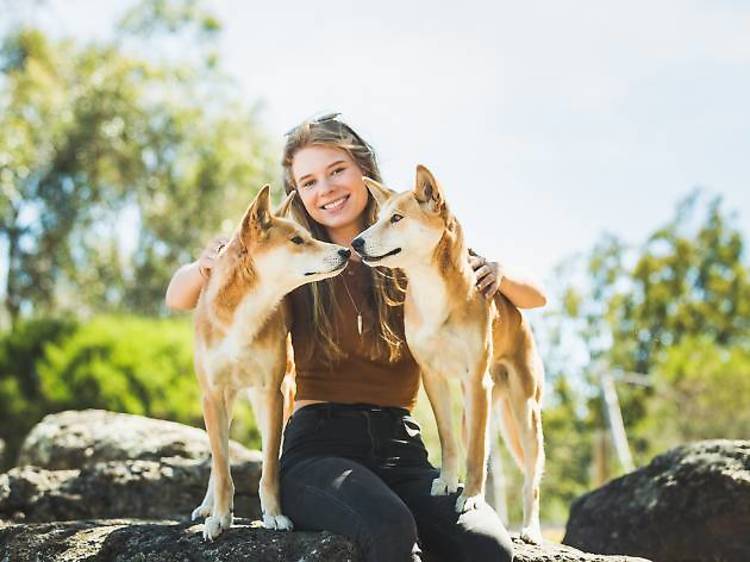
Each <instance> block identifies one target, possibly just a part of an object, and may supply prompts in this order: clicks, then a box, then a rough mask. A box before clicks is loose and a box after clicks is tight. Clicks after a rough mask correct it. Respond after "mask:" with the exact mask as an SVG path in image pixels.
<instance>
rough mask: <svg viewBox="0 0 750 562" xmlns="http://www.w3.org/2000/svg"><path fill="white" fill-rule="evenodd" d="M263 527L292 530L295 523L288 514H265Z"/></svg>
mask: <svg viewBox="0 0 750 562" xmlns="http://www.w3.org/2000/svg"><path fill="white" fill-rule="evenodd" d="M263 528H264V529H273V530H275V531H291V530H292V529H294V525H293V524H292V520H291V519H289V518H288V517H287V516H286V515H281V514H279V515H268V514H263Z"/></svg>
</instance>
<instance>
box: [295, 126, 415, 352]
mask: <svg viewBox="0 0 750 562" xmlns="http://www.w3.org/2000/svg"><path fill="white" fill-rule="evenodd" d="M337 117H338V115H337V114H334V115H329V116H327V117H323V118H320V119H317V120H307V121H304V122H302V124H300V125H299V126H298V127H296V128H295V129H293V130H292V131H290V132H289V133H287V140H286V145H285V146H284V153H283V157H282V162H281V165H282V168H283V184H284V191H285V192H286V193H287V194H289V193H291V192H292V191H293V190H294V189H295V188H296V187H295V184H294V177H293V175H292V161H293V159H294V155H295V154H296V153H297V151H299V150H301V149H302V148H304V147H306V146H311V145H318V146H328V147H333V148H338V149H340V150H343V151H345V152H346V153H347V154H348V155H349V156H350V157H351V159H352V160H354V162H356V164H357V165H358V166H359V168H360V169H361V170H362V173H363V175H365V176H368V177H370V178H372V179H374V180H377V181H382V179H381V175H380V170H379V169H378V165H377V161H376V159H375V152H374V151H373V149H372V147H371V146H370V145H369V144H368V143H366V142H365V141H364V140H363V139H362V137H360V136H359V135H358V134H357V133H356V132H355V131H354V130H353V129H352V128H351V127H349V125H347V124H346V123H344V122H342V121H340V120H339V119H337ZM292 212H293V214H294V217H295V219H296V220H297V221H298V222H299V223H300V224H301V225H303V226H305V227H306V228H307V229H308V230H309V231H310V232H311V233H312V235H313V236H314V237H315V238H317V239H318V240H323V241H326V242H330V241H331V240H330V239H329V237H328V232H327V231H326V229H325V227H323V226H322V225H321V224H319V223H318V222H316V221H315V220H314V219H313V218H312V217H310V215H309V214H308V213H307V210H306V209H305V207H304V205H303V203H302V201H301V197H295V199H294V202H293V203H292ZM363 213H364V224H365V228H366V227H368V226H370V225H371V224H374V223H375V221H376V219H377V207H376V203H375V200H374V199H373V197H372V195H371V194H369V193H368V200H367V206H366V207H365V209H364V211H363ZM369 274H370V276H371V280H372V284H371V286H372V295H371V296H372V304H373V307H374V310H375V315H376V317H377V322H376V326H375V335H376V338H375V345H374V346H373V347H374V348H373V349H371V350H370V351H371V353H370V358H371V359H380V360H386V361H387V362H389V363H394V362H396V361H398V360H399V359H401V358H402V356H403V353H404V347H405V342H404V334H403V311H402V308H401V307H402V306H403V302H404V295H405V289H406V278H405V277H404V275H403V274H402V273H401V272H399V271H397V270H391V269H386V268H372V269H370V270H369ZM333 284H334V279H325V280H323V281H319V282H316V283H310V284H308V285H304V286H303V287H301V288H300V289H298V290H297V291H296V292H295V293H296V294H297V295H298V296H300V301H301V306H302V308H303V310H304V312H305V313H306V314H307V316H308V318H309V319H310V320H311V322H312V326H313V330H312V338H313V343H314V345H313V346H311V347H310V351H312V349H313V348H314V349H315V352H316V353H318V352H320V353H321V356H322V358H323V359H324V360H326V361H327V362H329V363H330V362H333V361H334V360H335V359H337V358H340V357H341V356H342V355H343V352H342V351H341V348H340V347H339V345H338V344H337V342H336V338H335V336H334V334H335V330H334V323H333V317H334V315H333V311H334V310H335V307H336V306H337V303H336V297H335V293H334V290H333V287H334V285H333ZM295 321H296V319H295Z"/></svg>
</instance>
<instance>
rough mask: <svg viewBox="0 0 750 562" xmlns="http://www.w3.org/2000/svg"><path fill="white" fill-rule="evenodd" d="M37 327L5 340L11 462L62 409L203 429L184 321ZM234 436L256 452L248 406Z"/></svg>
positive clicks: (238, 416) (1, 398)
mask: <svg viewBox="0 0 750 562" xmlns="http://www.w3.org/2000/svg"><path fill="white" fill-rule="evenodd" d="M36 322H37V324H34V325H33V329H32V327H30V326H27V325H23V326H21V327H19V329H17V330H14V331H13V332H11V333H10V334H9V335H7V336H6V337H5V338H4V339H3V340H2V341H0V350H3V351H5V355H3V356H0V406H2V408H1V409H0V412H1V413H0V416H1V417H0V419H1V420H2V421H3V422H5V423H3V425H2V429H1V430H0V437H2V438H3V439H5V440H6V441H7V442H8V455H7V458H10V459H14V458H15V457H16V454H17V451H18V448H19V446H20V444H21V442H22V440H23V438H24V437H25V435H26V434H27V432H28V431H29V429H31V427H32V426H33V425H34V424H35V423H37V422H38V421H39V420H40V419H41V418H42V417H43V416H44V415H46V414H48V413H51V412H59V411H62V410H69V409H76V410H79V409H85V408H102V409H106V410H111V411H115V412H125V413H131V414H138V415H143V416H148V417H153V418H159V419H166V420H172V421H177V422H180V423H185V424H189V425H194V426H197V427H203V417H202V413H201V402H200V388H199V386H198V382H197V380H196V378H195V374H194V371H193V360H192V326H191V323H190V322H189V321H188V320H187V319H186V318H177V319H152V318H143V317H134V316H101V317H97V318H94V319H93V320H90V321H87V322H85V323H81V324H79V325H75V324H72V323H64V322H63V323H60V322H59V321H56V320H39V321H36ZM19 350H21V351H22V353H20V352H18V351H19ZM232 429H233V431H232V436H233V437H234V438H235V439H237V440H238V441H240V442H242V443H244V444H246V445H248V446H251V447H252V446H255V447H257V446H259V444H260V438H259V434H258V431H257V429H256V427H255V424H254V422H253V419H252V414H251V413H250V409H249V407H248V406H247V404H246V403H243V404H238V405H237V406H236V407H235V417H234V423H233V428H232ZM6 462H7V461H6Z"/></svg>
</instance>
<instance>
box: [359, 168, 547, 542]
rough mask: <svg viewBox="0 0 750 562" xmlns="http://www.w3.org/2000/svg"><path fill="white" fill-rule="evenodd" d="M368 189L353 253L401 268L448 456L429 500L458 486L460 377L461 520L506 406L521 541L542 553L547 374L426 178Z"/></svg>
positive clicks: (521, 323)
mask: <svg viewBox="0 0 750 562" xmlns="http://www.w3.org/2000/svg"><path fill="white" fill-rule="evenodd" d="M365 183H366V185H367V187H368V189H369V190H370V193H371V194H372V195H373V197H374V198H375V200H376V201H377V203H378V206H379V215H378V221H377V222H376V223H375V224H373V225H372V226H371V227H369V228H368V229H367V230H365V231H364V232H362V233H360V234H359V236H358V237H357V238H356V239H355V240H354V241H353V242H352V247H353V248H354V250H355V251H356V252H358V253H359V254H360V255H361V256H362V261H363V262H364V263H366V264H368V265H370V266H372V267H375V266H384V267H391V268H400V269H401V270H402V271H403V272H404V274H405V275H406V277H407V279H408V284H407V289H406V300H405V302H404V327H405V333H406V340H407V343H408V345H409V349H410V350H411V352H412V354H413V355H414V358H415V359H416V360H417V363H418V364H419V366H420V368H421V370H422V377H423V378H422V380H423V382H424V387H425V390H426V392H427V396H428V397H429V400H430V403H431V405H432V409H433V411H434V414H435V420H436V423H437V428H438V434H439V436H440V446H441V448H442V452H443V463H442V468H441V471H440V476H439V477H438V478H436V479H435V481H434V482H433V486H432V494H433V495H444V494H448V493H452V492H455V491H456V490H457V489H458V485H459V484H458V470H459V462H458V449H457V445H456V436H455V434H454V429H453V422H452V419H451V400H450V394H449V393H450V386H449V383H448V378H449V377H458V378H459V379H460V380H461V387H462V389H463V393H464V403H465V428H466V429H465V432H466V435H465V440H466V441H467V460H466V485H465V487H464V489H463V492H462V493H461V495H460V496H459V497H458V499H457V501H456V510H457V511H459V512H462V511H467V510H469V509H473V508H475V507H476V506H477V505H478V503H479V502H480V501H483V498H484V486H485V480H486V472H485V467H486V462H487V449H488V442H487V440H488V426H489V413H490V409H491V407H492V406H493V405H499V406H501V407H502V413H501V416H500V419H501V420H502V426H503V436H504V438H505V441H506V444H507V445H508V447H509V449H510V451H511V453H512V454H513V456H514V458H515V460H516V462H517V463H518V465H519V467H520V468H521V470H522V471H523V472H524V476H525V479H524V491H523V492H524V493H523V495H524V503H523V508H524V509H523V511H524V521H523V529H522V537H523V538H524V539H525V540H527V541H531V542H537V543H538V542H539V541H541V531H540V527H539V484H540V480H541V475H542V470H543V468H544V443H543V438H542V418H541V398H542V384H543V379H544V367H543V364H542V361H541V359H540V357H539V355H538V353H537V350H536V345H535V343H534V338H533V335H532V333H531V329H530V327H529V325H528V323H527V321H526V320H525V319H524V317H523V315H522V314H521V313H520V312H519V310H518V309H517V308H516V307H515V306H513V304H511V303H510V301H509V300H508V299H506V298H505V297H504V296H503V295H502V294H501V293H500V292H498V293H496V295H495V297H494V299H492V300H491V301H489V302H488V301H487V300H486V299H485V298H484V297H483V296H482V295H481V293H480V292H479V290H478V289H477V288H476V286H475V277H474V272H473V271H472V269H471V266H470V265H469V262H468V248H467V246H466V244H465V242H464V238H463V232H462V229H461V226H460V224H459V223H458V221H457V220H456V218H455V217H454V216H453V215H452V214H451V212H450V210H449V209H448V206H447V204H446V201H445V197H444V194H443V190H442V189H441V187H440V185H439V184H438V182H437V181H436V180H435V178H434V177H433V175H432V173H430V171H429V170H428V169H427V168H425V167H424V166H418V167H417V178H416V186H415V188H414V189H413V190H411V191H407V192H404V193H395V192H394V191H391V190H390V189H388V188H386V187H385V186H383V185H381V184H379V183H378V182H376V181H373V180H371V179H370V178H365Z"/></svg>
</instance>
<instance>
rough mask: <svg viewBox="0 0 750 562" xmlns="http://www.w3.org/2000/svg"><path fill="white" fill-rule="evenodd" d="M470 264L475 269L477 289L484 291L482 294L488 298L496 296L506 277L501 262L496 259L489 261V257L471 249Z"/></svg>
mask: <svg viewBox="0 0 750 562" xmlns="http://www.w3.org/2000/svg"><path fill="white" fill-rule="evenodd" d="M469 265H471V268H472V269H473V270H474V275H476V278H477V282H476V284H477V289H479V291H480V292H481V293H482V296H484V298H486V299H491V298H492V297H494V296H495V293H497V291H498V289H499V288H500V283H502V281H503V277H504V275H503V270H502V268H501V267H500V264H499V263H497V262H496V261H487V258H484V257H482V256H480V255H477V254H475V253H474V252H473V251H472V250H469Z"/></svg>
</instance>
